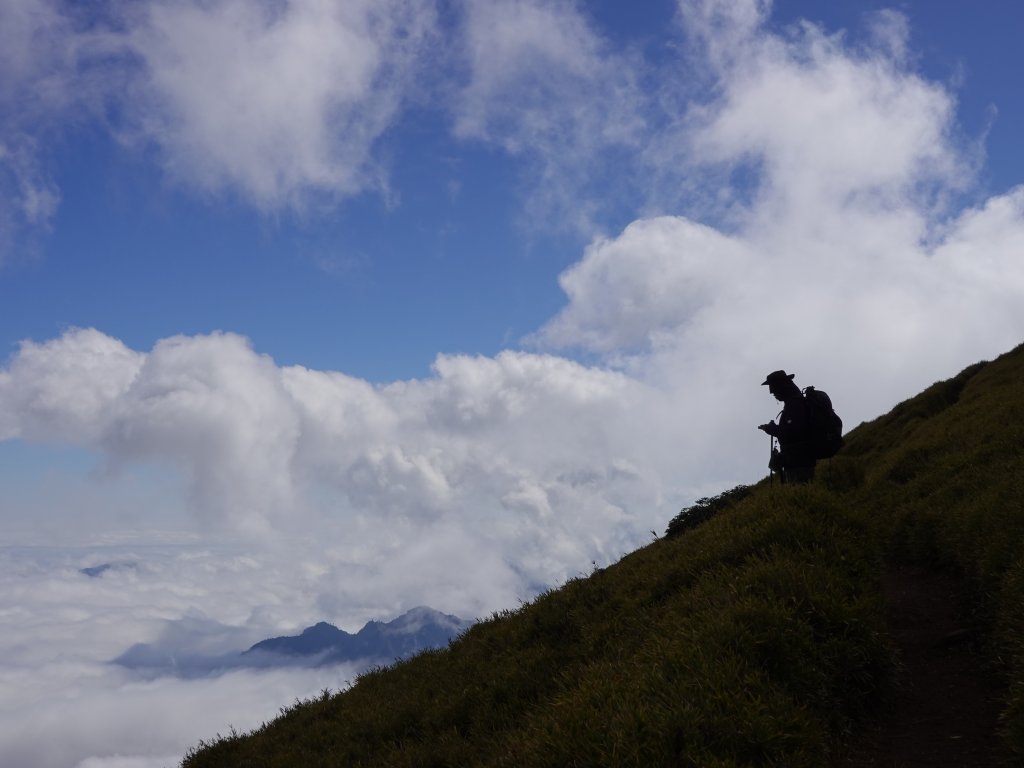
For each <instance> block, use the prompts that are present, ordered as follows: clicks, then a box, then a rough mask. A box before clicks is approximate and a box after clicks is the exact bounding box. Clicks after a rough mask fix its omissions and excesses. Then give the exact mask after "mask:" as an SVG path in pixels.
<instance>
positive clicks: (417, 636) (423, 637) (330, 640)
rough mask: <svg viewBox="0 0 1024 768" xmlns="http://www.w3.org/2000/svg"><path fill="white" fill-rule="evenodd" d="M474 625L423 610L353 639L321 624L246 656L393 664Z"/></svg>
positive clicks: (370, 625)
mask: <svg viewBox="0 0 1024 768" xmlns="http://www.w3.org/2000/svg"><path fill="white" fill-rule="evenodd" d="M472 624H473V622H472V621H467V620H465V619H460V618H459V617H457V616H450V615H448V614H444V613H441V612H440V611H435V610H434V609H432V608H427V607H425V606H420V607H417V608H413V609H412V610H410V611H407V612H406V613H403V614H402V615H401V616H399V617H397V618H396V619H393V620H391V621H389V622H381V621H368V622H367V623H366V624H365V625H364V626H363V628H362V629H360V630H359V631H358V632H357V633H356V634H354V635H353V634H350V633H348V632H345V631H344V630H341V629H338V628H337V627H335V626H334V625H333V624H329V623H327V622H326V621H321V622H318V623H317V624H314V625H313V626H311V627H307V628H306V629H304V630H303V631H302V633H301V634H299V635H291V636H285V637H273V638H270V639H268V640H263V641H261V642H259V643H256V644H255V645H254V646H252V647H251V648H250V649H249V650H248V651H246V653H247V654H248V653H259V652H262V653H275V654H282V655H286V656H292V657H296V656H299V657H309V661H310V662H312V663H319V664H333V663H339V662H346V661H357V660H361V659H381V660H388V661H391V660H394V659H401V658H405V657H407V656H411V655H413V654H415V653H418V652H420V651H423V650H426V649H428V648H438V647H443V646H445V645H447V644H448V642H449V641H450V640H451V639H452V638H454V637H456V636H457V635H458V634H459V633H461V632H463V631H465V630H466V629H468V628H469V627H470V626H471V625H472Z"/></svg>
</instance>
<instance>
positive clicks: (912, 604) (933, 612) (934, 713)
mask: <svg viewBox="0 0 1024 768" xmlns="http://www.w3.org/2000/svg"><path fill="white" fill-rule="evenodd" d="M882 586H883V596H884V598H885V603H886V614H887V621H888V625H889V631H890V633H891V635H892V639H893V643H894V644H895V646H896V649H897V653H898V660H899V666H898V669H897V675H896V686H895V688H896V690H895V693H894V695H893V697H892V699H891V701H889V702H888V703H887V704H886V705H884V707H883V708H882V710H881V711H880V712H879V713H878V715H877V717H875V718H874V719H873V720H872V721H869V722H867V723H865V724H863V729H864V730H863V731H862V732H861V733H860V734H859V735H858V736H857V737H856V738H855V739H854V741H853V743H852V744H851V745H850V747H849V749H848V751H847V752H846V754H844V755H843V756H842V757H841V758H840V760H838V761H837V764H836V768H995V767H997V766H1000V767H1001V766H1007V765H1010V764H1011V758H1010V753H1009V751H1008V750H1007V749H1006V747H1005V745H1004V743H1003V741H1002V739H1001V738H1000V736H999V713H1000V710H1001V708H1002V704H1003V702H1004V701H1005V699H1006V684H1005V681H1004V680H1002V679H1001V678H1000V676H999V675H998V674H997V673H996V671H995V670H993V668H992V667H991V665H990V662H989V660H988V657H987V655H986V653H985V650H984V648H983V647H982V645H981V643H982V638H983V635H982V633H981V632H980V631H979V624H978V620H977V617H976V612H975V611H974V609H973V606H972V604H971V602H970V599H969V595H968V590H967V589H966V586H965V584H964V583H963V581H962V580H960V579H958V578H957V577H956V576H954V575H952V574H949V573H943V572H938V571H933V570H927V569H923V568H918V567H910V566H892V567H890V568H889V569H888V571H887V573H886V575H885V577H884V580H883V585H882Z"/></svg>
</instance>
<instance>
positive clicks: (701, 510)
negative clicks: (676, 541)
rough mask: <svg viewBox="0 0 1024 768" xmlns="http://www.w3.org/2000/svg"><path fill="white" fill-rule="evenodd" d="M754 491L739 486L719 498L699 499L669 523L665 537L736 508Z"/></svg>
mask: <svg viewBox="0 0 1024 768" xmlns="http://www.w3.org/2000/svg"><path fill="white" fill-rule="evenodd" d="M753 490H754V486H752V485H737V486H736V487H735V488H730V489H729V490H728V491H722V492H721V493H720V494H718V495H717V496H710V497H708V496H705V497H704V498H701V499H697V501H696V502H694V503H693V505H692V506H689V507H685V508H684V509H682V510H680V511H679V514H678V515H676V516H675V517H673V518H672V520H671V521H669V524H668V528H667V529H666V530H665V535H666V536H668V537H669V538H671V537H673V536H678V535H679V534H681V533H685V532H686V531H689V530H691V529H693V528H696V527H697V526H698V525H700V524H701V523H704V522H707V521H708V520H710V519H711V518H712V517H714V516H715V515H717V514H718V513H719V512H721V511H722V510H724V509H728V508H729V507H732V506H735V505H736V504H737V503H738V502H739V501H740V500H742V499H745V498H746V497H747V496H749V495H750V493H751V492H752V491H753Z"/></svg>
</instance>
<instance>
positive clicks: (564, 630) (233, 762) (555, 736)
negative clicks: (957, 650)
mask: <svg viewBox="0 0 1024 768" xmlns="http://www.w3.org/2000/svg"><path fill="white" fill-rule="evenodd" d="M1022 464H1024V348H1019V349H1017V350H1015V351H1014V352H1012V353H1010V354H1008V355H1005V356H1003V357H1002V358H1000V359H999V360H997V361H994V362H992V363H988V364H980V365H978V366H972V368H970V369H967V370H966V371H964V372H963V373H962V374H961V375H960V376H958V377H956V378H955V379H952V380H950V381H949V382H943V383H940V384H936V385H935V386H933V387H931V388H930V389H928V390H926V391H925V392H923V393H922V394H921V395H919V396H918V397H916V398H913V399H912V400H909V401H907V402H905V403H902V404H900V405H899V406H897V407H896V408H895V409H894V410H893V411H892V412H891V413H889V414H888V415H886V416H883V417H882V418H880V419H877V420H876V421H874V422H872V423H870V424H863V425H861V426H860V427H858V428H857V429H856V430H854V431H853V432H852V433H851V434H850V435H849V436H848V445H847V448H846V449H844V452H843V453H842V454H841V455H840V456H838V457H837V458H836V459H834V460H833V461H832V462H831V464H830V466H828V467H823V468H822V471H821V472H820V477H819V482H818V483H816V485H815V486H814V487H810V488H785V489H783V488H779V487H778V486H776V487H774V488H769V487H765V486H763V485H762V486H760V487H758V488H756V489H754V490H753V492H752V493H750V494H749V495H748V496H746V497H745V498H742V499H740V500H739V501H737V502H736V503H735V504H734V505H733V506H731V507H730V508H728V509H725V510H724V511H721V512H720V513H719V514H717V515H716V516H715V517H714V518H712V519H711V520H709V521H707V522H705V523H702V524H701V525H699V526H698V527H696V528H694V529H693V530H689V531H687V532H685V533H684V534H683V535H680V536H677V537H673V538H670V539H662V540H659V541H657V542H654V543H653V544H651V545H649V546H647V547H644V548H643V549H641V550H638V551H637V552H634V553H632V554H631V555H629V556H627V557H625V558H623V560H622V561H620V562H619V563H617V564H615V565H614V566H611V567H609V568H607V569H604V570H601V571H598V572H596V573H594V574H592V575H591V576H590V577H588V578H582V579H577V580H573V581H570V582H569V583H568V584H566V585H565V586H564V587H562V588H561V589H558V590H554V591H551V592H549V593H547V594H545V595H542V596H541V597H540V598H538V599H537V600H535V601H534V602H533V603H531V604H528V605H525V606H523V607H522V608H520V609H519V610H516V611H512V612H506V613H502V614H499V615H496V616H494V617H492V618H491V619H489V620H487V621H484V622H481V623H480V624H478V625H476V626H475V627H473V628H472V629H471V630H470V631H469V632H467V633H466V634H465V635H464V636H463V637H462V638H460V639H459V640H458V641H456V642H455V643H453V644H452V645H451V647H450V648H449V649H447V650H445V651H437V652H430V653H425V654H422V655H420V656H418V657H416V658H414V659H412V660H409V661H406V662H402V663H400V664H397V665H395V666H394V667H390V668H387V669H381V670H376V671H374V672H371V673H369V674H367V675H364V676H362V677H361V678H360V679H359V680H358V682H357V684H356V685H355V686H354V687H353V688H352V689H350V690H349V691H346V692H345V693H342V694H338V695H324V696H323V697H321V698H320V699H317V700H313V701H309V702H305V703H302V704H299V705H297V706H295V707H294V708H293V709H291V710H289V711H287V712H284V713H283V714H282V717H280V718H278V719H277V720H275V721H273V722H272V723H269V724H266V725H264V726H263V727H262V728H260V729H259V730H257V731H256V732H254V733H253V734H249V735H244V736H232V737H231V738H227V739H218V740H217V741H216V742H214V743H213V744H204V745H201V746H200V748H198V749H197V750H195V751H193V753H191V754H190V755H189V756H188V757H187V758H186V759H185V761H184V765H185V766H187V768H202V767H203V766H243V765H244V766H295V765H303V766H318V765H324V766H326V765H332V766H335V765H344V766H359V765H365V766H467V765H495V766H498V765H507V766H559V768H562V767H564V766H573V765H578V766H590V765H593V766H598V765H636V766H659V765H666V766H667V765H681V766H685V765H693V766H732V765H786V766H820V765H823V764H826V763H827V762H828V760H829V756H830V754H831V751H832V750H833V748H834V747H835V745H836V744H837V743H838V742H839V741H841V739H842V738H843V736H844V735H845V733H846V732H847V731H848V729H849V728H850V726H851V724H852V723H853V722H854V721H855V719H856V717H857V715H858V714H859V713H860V712H862V711H863V710H865V709H868V708H870V707H871V706H873V705H874V704H875V702H876V701H877V699H878V697H879V696H881V695H884V692H885V689H886V685H887V680H888V673H889V669H890V651H889V646H888V643H887V640H886V637H885V634H884V631H883V628H882V622H881V619H880V615H881V611H880V601H879V597H878V586H879V574H880V569H881V563H882V560H883V558H884V557H886V556H888V557H901V558H916V559H927V560H930V561H933V562H939V563H942V564H944V565H946V566H949V567H953V568H956V569H958V570H960V571H962V572H963V573H964V574H966V575H967V576H968V577H970V578H971V579H972V580H973V581H974V583H975V584H976V586H977V591H978V594H979V596H982V599H984V600H985V601H986V604H987V608H988V611H989V614H990V615H991V617H992V627H993V638H994V648H996V649H997V650H998V652H999V653H1000V654H1001V655H1002V656H1003V658H1005V659H1006V661H1007V664H1008V670H1009V674H1010V675H1011V679H1012V680H1014V681H1016V682H1015V685H1014V687H1013V690H1012V691H1011V701H1010V702H1009V711H1008V720H1007V723H1008V732H1009V735H1010V738H1011V742H1012V743H1013V745H1014V746H1015V748H1017V749H1018V750H1019V751H1022V752H1024V641H1022V638H1024V545H1022V542H1024V510H1022V503H1021V499H1022V494H1021V491H1022V480H1021V478H1022V477H1024V466H1022Z"/></svg>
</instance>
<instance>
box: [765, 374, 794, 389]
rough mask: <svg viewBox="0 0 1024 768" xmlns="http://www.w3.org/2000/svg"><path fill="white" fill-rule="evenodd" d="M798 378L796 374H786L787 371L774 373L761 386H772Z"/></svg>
mask: <svg viewBox="0 0 1024 768" xmlns="http://www.w3.org/2000/svg"><path fill="white" fill-rule="evenodd" d="M794 376H796V374H795V373H786V372H785V371H772V372H771V373H769V374H768V378H766V379H765V380H764V381H762V382H761V386H762V387H763V386H765V385H766V384H767V385H768V386H771V385H772V384H780V383H782V382H783V381H787V380H792V379H793V377H794Z"/></svg>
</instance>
